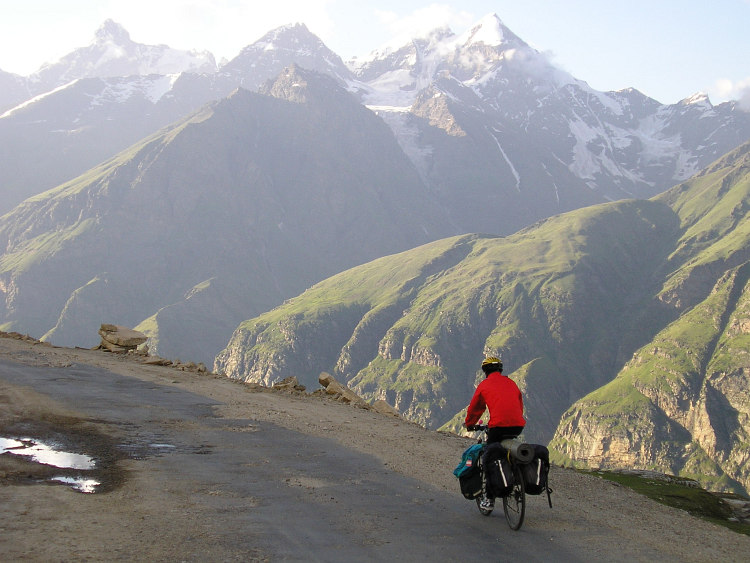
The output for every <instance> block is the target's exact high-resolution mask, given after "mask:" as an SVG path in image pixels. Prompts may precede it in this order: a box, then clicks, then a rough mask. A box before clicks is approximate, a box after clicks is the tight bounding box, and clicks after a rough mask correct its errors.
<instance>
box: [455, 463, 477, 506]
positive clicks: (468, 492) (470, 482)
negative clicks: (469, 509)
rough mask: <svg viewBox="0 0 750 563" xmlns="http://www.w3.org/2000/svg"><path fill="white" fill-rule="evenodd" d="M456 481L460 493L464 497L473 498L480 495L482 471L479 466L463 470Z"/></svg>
mask: <svg viewBox="0 0 750 563" xmlns="http://www.w3.org/2000/svg"><path fill="white" fill-rule="evenodd" d="M458 483H459V485H460V486H461V494H462V495H464V498H468V499H475V498H477V497H480V496H482V473H481V472H480V471H479V468H478V467H477V468H475V469H474V470H472V471H467V472H464V473H463V474H462V475H461V476H460V477H459V478H458Z"/></svg>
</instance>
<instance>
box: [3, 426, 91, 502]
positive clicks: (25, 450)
mask: <svg viewBox="0 0 750 563" xmlns="http://www.w3.org/2000/svg"><path fill="white" fill-rule="evenodd" d="M6 453H7V454H11V455H17V456H22V457H25V458H28V459H29V460H30V461H33V462H36V463H40V464H42V465H50V466H52V467H57V468H59V469H74V470H83V471H86V470H92V469H95V468H96V461H95V460H94V458H92V457H91V456H87V455H84V454H78V453H74V452H67V451H63V450H61V449H57V448H55V447H54V446H52V445H50V444H46V443H44V442H42V441H40V440H36V439H34V438H25V437H22V438H3V437H0V455H2V454H6ZM49 481H53V482H58V483H63V484H66V485H69V486H71V487H72V488H73V489H75V490H77V491H80V492H82V493H94V492H96V487H97V486H99V485H100V483H99V481H97V480H95V479H90V478H87V477H79V476H76V477H70V476H54V477H52V478H50V479H49Z"/></svg>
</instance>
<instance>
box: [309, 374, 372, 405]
mask: <svg viewBox="0 0 750 563" xmlns="http://www.w3.org/2000/svg"><path fill="white" fill-rule="evenodd" d="M318 383H320V384H321V385H322V386H323V387H325V390H326V394H328V395H333V396H334V398H335V399H336V400H337V401H341V402H342V403H349V404H352V405H357V406H362V405H367V402H366V401H365V400H364V399H363V398H362V397H360V396H359V395H357V394H356V393H355V392H354V391H352V390H351V389H349V388H348V387H347V386H346V385H342V384H341V383H339V382H338V381H336V379H335V378H334V377H333V376H332V375H331V374H330V373H326V372H321V374H320V375H319V376H318Z"/></svg>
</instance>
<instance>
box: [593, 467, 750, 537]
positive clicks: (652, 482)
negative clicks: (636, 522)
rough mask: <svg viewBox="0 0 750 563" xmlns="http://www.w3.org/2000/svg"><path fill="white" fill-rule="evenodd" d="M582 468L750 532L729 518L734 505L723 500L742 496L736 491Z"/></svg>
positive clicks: (704, 517)
mask: <svg viewBox="0 0 750 563" xmlns="http://www.w3.org/2000/svg"><path fill="white" fill-rule="evenodd" d="M579 471H582V472H583V473H588V474H590V475H595V476H597V477H600V478H602V479H607V480H608V481H613V482H615V483H619V484H620V485H623V486H625V487H628V488H630V489H633V490H634V491H636V492H637V493H640V494H642V495H645V496H647V497H648V498H650V499H652V500H655V501H656V502H659V503H661V504H665V505H667V506H671V507H674V508H679V509H681V510H685V511H686V512H688V513H689V514H692V515H693V516H696V517H698V518H702V519H703V520H708V521H709V522H713V523H714V524H717V525H719V526H724V527H725V528H729V529H730V530H732V531H734V532H737V533H740V534H745V535H747V536H750V524H742V523H740V522H732V521H730V520H729V518H731V517H732V514H733V513H732V509H731V508H730V507H729V505H728V504H727V503H726V502H725V501H724V500H723V497H730V496H734V497H735V498H740V497H739V496H737V495H728V494H727V495H720V494H717V493H710V492H708V491H707V490H705V489H702V488H700V487H691V486H687V485H684V484H681V483H680V482H679V481H669V480H663V479H650V478H648V477H643V476H641V475H632V474H625V473H616V472H609V471H597V470H579Z"/></svg>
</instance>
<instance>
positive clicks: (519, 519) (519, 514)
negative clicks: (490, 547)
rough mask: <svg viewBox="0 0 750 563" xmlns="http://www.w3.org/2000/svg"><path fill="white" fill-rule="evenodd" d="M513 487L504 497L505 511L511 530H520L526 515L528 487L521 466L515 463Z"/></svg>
mask: <svg viewBox="0 0 750 563" xmlns="http://www.w3.org/2000/svg"><path fill="white" fill-rule="evenodd" d="M513 480H514V481H515V482H514V484H513V489H512V490H511V491H510V493H509V494H508V495H507V496H504V497H503V512H505V520H507V522H508V526H510V529H511V530H519V529H520V528H521V525H522V524H523V518H524V516H525V515H526V487H525V485H524V483H523V475H522V474H521V468H520V467H519V466H518V465H516V464H515V463H514V464H513Z"/></svg>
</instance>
